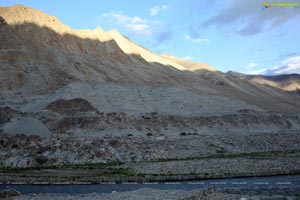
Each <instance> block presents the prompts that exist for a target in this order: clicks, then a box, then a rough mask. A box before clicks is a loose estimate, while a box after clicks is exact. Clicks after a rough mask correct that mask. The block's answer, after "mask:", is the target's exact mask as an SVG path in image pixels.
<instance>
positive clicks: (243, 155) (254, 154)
mask: <svg viewBox="0 0 300 200" xmlns="http://www.w3.org/2000/svg"><path fill="white" fill-rule="evenodd" d="M293 153H300V149H293V150H285V151H262V152H245V153H222V152H219V153H217V154H215V155H211V156H201V157H187V158H161V159H157V160H154V161H151V162H168V161H185V160H201V159H217V158H227V159H233V158H259V157H279V156H286V155H287V154H293Z"/></svg>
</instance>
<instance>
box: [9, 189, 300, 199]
mask: <svg viewBox="0 0 300 200" xmlns="http://www.w3.org/2000/svg"><path fill="white" fill-rule="evenodd" d="M242 192H245V191H242ZM250 193H251V192H250ZM6 194H9V193H6ZM10 194H12V196H11V197H10V198H7V199H10V200H48V199H49V200H50V199H51V200H71V199H72V200H79V199H83V200H100V199H101V200H126V199H128V200H140V199H143V200H164V199H169V200H266V199H269V200H296V199H298V198H299V196H298V197H297V195H287V194H286V195H277V194H272V193H268V194H251V195H249V191H248V193H244V194H230V193H225V192H220V191H216V190H215V189H214V188H207V189H202V190H193V191H183V190H156V189H148V188H144V189H139V190H135V191H129V192H122V193H117V192H115V191H114V192H112V193H111V194H96V193H94V194H87V195H60V194H34V195H19V194H18V193H16V192H10ZM13 195H17V196H13ZM18 195H19V196H18Z"/></svg>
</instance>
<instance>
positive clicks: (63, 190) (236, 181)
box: [0, 175, 300, 194]
mask: <svg viewBox="0 0 300 200" xmlns="http://www.w3.org/2000/svg"><path fill="white" fill-rule="evenodd" d="M212 185H214V186H215V188H216V189H217V190H219V189H220V190H222V189H240V188H248V189H253V188H289V189H293V190H296V191H300V175H291V176H270V177H248V178H228V179H214V180H199V181H182V182H165V183H121V184H114V183H105V184H54V185H49V184H44V185H41V184H27V185H24V184H0V189H1V190H3V189H15V190H18V191H20V192H21V193H22V194H40V193H41V194H46V193H48V194H92V193H96V194H101V193H111V192H113V191H116V192H124V191H132V190H137V189H141V188H152V189H161V190H169V189H173V190H194V189H201V188H207V187H209V186H212Z"/></svg>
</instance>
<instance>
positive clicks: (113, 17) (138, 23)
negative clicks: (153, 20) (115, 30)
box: [98, 11, 152, 35]
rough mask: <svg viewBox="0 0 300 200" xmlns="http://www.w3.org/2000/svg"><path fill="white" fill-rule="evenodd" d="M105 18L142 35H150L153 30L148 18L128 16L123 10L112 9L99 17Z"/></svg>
mask: <svg viewBox="0 0 300 200" xmlns="http://www.w3.org/2000/svg"><path fill="white" fill-rule="evenodd" d="M102 18H105V19H107V20H109V21H112V22H115V23H117V24H119V25H121V26H123V27H125V28H126V29H127V30H129V31H131V32H135V33H138V34H142V35H150V34H152V31H151V29H150V25H149V21H148V20H147V19H142V18H140V17H137V16H133V17H132V16H128V15H126V14H124V13H123V12H122V11H118V12H116V11H111V12H108V13H104V14H103V15H101V16H99V17H98V19H100V20H101V19H102Z"/></svg>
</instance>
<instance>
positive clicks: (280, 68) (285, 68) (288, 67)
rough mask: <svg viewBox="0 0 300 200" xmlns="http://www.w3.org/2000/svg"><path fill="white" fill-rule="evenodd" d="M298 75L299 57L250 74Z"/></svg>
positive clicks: (299, 70)
mask: <svg viewBox="0 0 300 200" xmlns="http://www.w3.org/2000/svg"><path fill="white" fill-rule="evenodd" d="M292 73H297V74H300V56H293V57H290V58H288V59H285V60H283V61H281V62H280V63H279V64H278V65H276V66H274V67H272V68H270V69H267V68H265V69H260V70H257V71H253V72H251V73H250V74H263V75H269V76H272V75H279V74H292Z"/></svg>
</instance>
